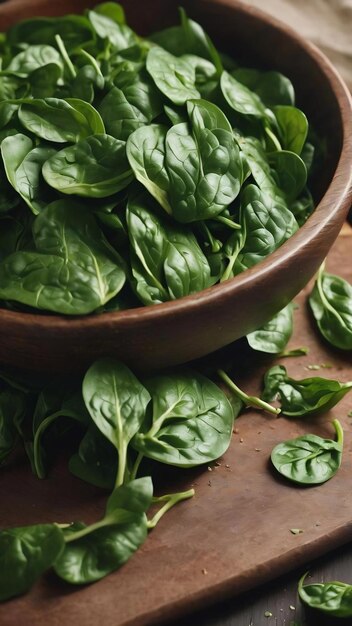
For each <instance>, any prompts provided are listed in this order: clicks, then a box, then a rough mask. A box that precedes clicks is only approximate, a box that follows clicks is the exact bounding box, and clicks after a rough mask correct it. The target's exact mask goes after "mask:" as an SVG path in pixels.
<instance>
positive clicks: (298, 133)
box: [273, 105, 308, 155]
mask: <svg viewBox="0 0 352 626" xmlns="http://www.w3.org/2000/svg"><path fill="white" fill-rule="evenodd" d="M273 111H274V114H275V117H276V119H277V121H278V124H279V129H280V134H281V144H282V147H283V148H284V150H290V151H291V152H295V153H296V154H298V155H300V154H301V152H302V149H303V146H304V143H305V141H306V138H307V133H308V120H307V118H306V116H305V114H304V113H303V111H301V110H300V109H297V108H296V107H292V106H282V105H280V106H274V108H273Z"/></svg>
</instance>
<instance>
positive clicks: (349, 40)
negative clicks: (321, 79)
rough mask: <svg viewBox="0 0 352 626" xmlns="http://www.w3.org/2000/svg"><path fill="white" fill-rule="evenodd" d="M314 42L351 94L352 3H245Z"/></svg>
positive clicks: (251, 0) (340, 0) (325, 0)
mask: <svg viewBox="0 0 352 626" xmlns="http://www.w3.org/2000/svg"><path fill="white" fill-rule="evenodd" d="M244 1H245V3H246V4H250V5H253V6H256V7H258V8H259V9H262V10H263V11H266V12H267V13H271V14H272V15H274V16H275V17H276V18H278V19H280V20H282V21H283V22H286V23H287V24H289V25H290V26H291V27H292V28H294V29H295V30H296V31H297V32H299V33H300V35H302V36H303V37H304V38H307V39H310V40H311V41H313V42H314V43H315V44H316V45H317V46H318V47H319V48H320V49H321V50H322V51H323V52H324V53H325V54H326V56H327V57H329V59H330V60H331V61H332V63H333V64H334V65H335V67H336V68H337V69H338V70H339V72H340V73H341V75H342V76H343V78H344V79H345V81H346V83H347V84H348V86H349V88H350V89H351V91H352V0H244Z"/></svg>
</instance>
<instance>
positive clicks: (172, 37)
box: [151, 8, 223, 74]
mask: <svg viewBox="0 0 352 626" xmlns="http://www.w3.org/2000/svg"><path fill="white" fill-rule="evenodd" d="M179 10H180V16H181V24H180V26H171V28H165V29H164V30H162V31H160V32H158V33H154V34H153V35H152V36H151V40H152V41H154V43H156V44H157V45H158V46H160V47H162V48H164V49H165V50H167V51H168V52H170V53H171V54H173V55H176V56H181V55H182V54H194V55H197V56H199V57H203V58H204V59H208V61H211V62H212V63H213V64H214V65H215V67H216V70H217V73H218V74H221V72H222V69H223V68H222V61H221V57H220V55H219V53H218V51H217V50H216V48H215V46H214V44H213V43H212V41H211V40H210V38H209V37H208V35H207V34H206V33H205V32H204V30H203V28H202V26H201V25H200V24H198V23H197V22H195V21H194V20H191V19H190V18H189V17H188V16H187V14H186V11H185V10H184V9H182V8H180V9H179Z"/></svg>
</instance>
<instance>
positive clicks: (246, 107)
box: [220, 71, 265, 118]
mask: <svg viewBox="0 0 352 626" xmlns="http://www.w3.org/2000/svg"><path fill="white" fill-rule="evenodd" d="M220 85H221V91H222V93H223V96H224V98H225V100H226V102H227V103H228V104H229V105H230V107H231V108H232V109H234V111H236V112H237V113H240V114H242V115H253V116H254V117H258V118H264V117H265V106H264V104H263V103H262V101H261V100H260V98H259V97H258V96H257V94H255V93H254V92H253V91H251V90H250V89H248V88H247V87H246V86H245V85H243V84H242V83H240V82H239V81H238V80H236V79H235V78H234V77H233V76H231V74H229V73H228V72H226V71H224V72H223V73H222V75H221V81H220Z"/></svg>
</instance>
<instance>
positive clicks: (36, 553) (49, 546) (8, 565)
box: [0, 524, 64, 601]
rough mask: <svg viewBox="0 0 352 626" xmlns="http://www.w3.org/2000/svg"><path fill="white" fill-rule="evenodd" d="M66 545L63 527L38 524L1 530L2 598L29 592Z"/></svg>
mask: <svg viewBox="0 0 352 626" xmlns="http://www.w3.org/2000/svg"><path fill="white" fill-rule="evenodd" d="M63 548H64V537H63V533H62V531H61V529H60V528H59V527H58V526H56V525H55V524H37V525H36V526H24V527H22V528H11V529H8V530H2V531H1V532H0V600H1V601H3V600H7V599H9V598H12V597H14V596H18V595H20V594H21V593H25V592H26V591H28V590H29V589H30V588H31V586H32V585H33V584H34V583H35V581H36V580H37V578H39V576H41V574H42V573H43V572H45V570H47V569H48V568H49V567H50V566H51V565H52V564H53V563H54V561H55V559H57V557H58V556H59V554H60V553H61V552H62V550H63Z"/></svg>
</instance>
